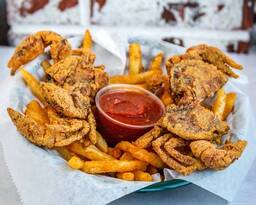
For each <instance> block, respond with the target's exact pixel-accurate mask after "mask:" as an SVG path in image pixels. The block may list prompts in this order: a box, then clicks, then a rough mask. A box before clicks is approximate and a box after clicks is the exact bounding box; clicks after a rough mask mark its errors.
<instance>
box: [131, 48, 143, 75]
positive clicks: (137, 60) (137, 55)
mask: <svg viewBox="0 0 256 205" xmlns="http://www.w3.org/2000/svg"><path fill="white" fill-rule="evenodd" d="M142 69H143V66H142V53H141V48H140V44H138V43H132V44H130V45H129V65H128V73H129V75H136V74H138V73H140V72H141V71H142Z"/></svg>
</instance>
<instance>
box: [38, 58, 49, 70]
mask: <svg viewBox="0 0 256 205" xmlns="http://www.w3.org/2000/svg"><path fill="white" fill-rule="evenodd" d="M40 65H41V67H42V68H43V69H44V71H46V70H47V69H48V68H50V67H51V66H52V65H51V64H50V62H49V61H48V60H43V61H42V62H41V63H40Z"/></svg>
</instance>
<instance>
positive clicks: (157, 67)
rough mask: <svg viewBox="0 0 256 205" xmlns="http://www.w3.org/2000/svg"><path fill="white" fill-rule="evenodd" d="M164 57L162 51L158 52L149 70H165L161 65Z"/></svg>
mask: <svg viewBox="0 0 256 205" xmlns="http://www.w3.org/2000/svg"><path fill="white" fill-rule="evenodd" d="M163 57H164V54H163V53H162V52H160V53H159V54H157V55H156V56H155V57H154V58H153V59H152V60H151V63H150V65H149V70H152V71H158V72H161V73H162V72H163V70H162V68H161V65H162V62H163Z"/></svg>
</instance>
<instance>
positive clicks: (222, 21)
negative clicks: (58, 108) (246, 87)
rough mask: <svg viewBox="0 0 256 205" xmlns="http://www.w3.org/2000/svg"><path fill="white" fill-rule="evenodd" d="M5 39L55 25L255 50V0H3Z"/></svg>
mask: <svg viewBox="0 0 256 205" xmlns="http://www.w3.org/2000/svg"><path fill="white" fill-rule="evenodd" d="M0 2H1V4H0V5H1V12H0V15H1V36H0V41H1V42H0V43H1V44H6V43H7V38H6V36H7V30H8V26H7V22H8V24H9V25H10V27H9V33H8V39H9V44H10V45H15V44H16V43H17V42H19V40H20V39H21V38H23V37H24V36H25V35H27V34H29V33H32V32H34V31H37V30H41V29H52V30H56V31H58V32H60V33H62V34H63V35H65V36H67V37H68V36H72V35H79V34H82V32H83V30H84V29H85V27H91V28H92V29H96V28H99V27H100V28H104V29H106V30H109V31H110V32H115V33H120V34H124V35H127V36H139V35H143V36H146V37H150V38H161V39H163V40H165V41H168V42H171V43H174V44H177V45H181V46H191V45H193V44H197V43H209V44H213V45H216V46H218V47H220V48H222V49H224V50H226V51H228V52H237V53H248V52H249V51H252V50H253V49H252V48H253V44H255V41H256V40H255V39H256V35H255V34H254V33H256V32H253V31H254V30H255V31H256V29H254V27H255V26H254V24H255V0H136V1H130V0H6V2H5V1H4V0H0Z"/></svg>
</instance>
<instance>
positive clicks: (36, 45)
mask: <svg viewBox="0 0 256 205" xmlns="http://www.w3.org/2000/svg"><path fill="white" fill-rule="evenodd" d="M48 46H50V53H51V57H52V59H53V60H54V61H55V62H58V61H59V60H61V59H64V58H65V57H66V56H68V55H70V54H71V45H70V44H69V42H68V41H67V40H66V39H64V38H62V36H60V35H59V34H57V33H55V32H52V31H39V32H37V33H35V34H32V35H29V36H28V37H26V38H25V39H24V40H23V41H21V43H20V44H19V45H18V46H17V48H16V49H15V51H14V54H13V55H12V57H11V59H10V60H9V62H8V67H9V68H10V69H11V74H14V73H15V71H16V70H17V69H18V68H19V67H20V66H22V65H24V64H26V63H28V62H30V61H32V60H34V59H35V58H36V57H37V56H39V55H40V54H42V53H44V50H45V48H46V47H48Z"/></svg>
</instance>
